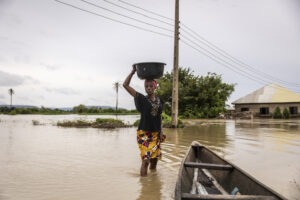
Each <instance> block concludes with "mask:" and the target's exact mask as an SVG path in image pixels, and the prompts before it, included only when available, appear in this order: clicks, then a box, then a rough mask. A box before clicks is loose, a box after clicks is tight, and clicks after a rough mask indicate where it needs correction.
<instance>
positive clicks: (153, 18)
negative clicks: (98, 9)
mask: <svg viewBox="0 0 300 200" xmlns="http://www.w3.org/2000/svg"><path fill="white" fill-rule="evenodd" d="M103 1H105V2H106V3H109V4H111V5H114V6H116V7H119V8H122V9H124V10H127V11H130V12H132V13H135V14H138V15H141V16H143V17H147V18H149V19H152V20H155V21H158V22H161V23H164V24H167V25H169V26H174V25H173V24H171V23H168V22H165V21H162V20H160V19H157V18H155V17H150V16H149V15H145V14H143V13H141V12H137V11H134V10H131V9H129V8H126V7H123V6H120V5H118V4H116V3H113V2H111V1H108V0H103Z"/></svg>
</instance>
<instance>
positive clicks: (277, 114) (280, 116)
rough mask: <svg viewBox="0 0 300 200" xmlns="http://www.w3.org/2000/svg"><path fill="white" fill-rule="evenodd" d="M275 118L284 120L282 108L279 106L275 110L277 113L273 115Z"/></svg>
mask: <svg viewBox="0 0 300 200" xmlns="http://www.w3.org/2000/svg"><path fill="white" fill-rule="evenodd" d="M273 118H274V119H281V118H282V114H281V111H280V108H279V107H278V106H277V107H276V108H275V111H274V113H273Z"/></svg>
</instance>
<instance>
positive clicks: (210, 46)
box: [119, 0, 300, 87]
mask: <svg viewBox="0 0 300 200" xmlns="http://www.w3.org/2000/svg"><path fill="white" fill-rule="evenodd" d="M119 1H120V2H122V3H124V4H127V5H130V6H132V7H135V8H138V9H141V10H143V11H145V12H148V13H151V14H154V15H156V16H159V17H162V18H165V19H168V20H171V21H174V19H171V18H169V17H166V16H163V15H161V14H158V13H156V12H153V11H150V10H147V9H144V8H141V7H139V6H136V5H134V4H131V3H128V2H126V1H123V0H119ZM181 25H182V27H184V28H180V29H181V30H182V31H183V32H185V33H186V34H188V35H190V36H191V37H193V38H194V39H196V40H197V41H199V42H201V43H203V44H204V45H206V46H208V47H209V48H211V49H214V51H216V52H218V53H219V54H221V55H222V56H224V57H226V58H227V59H229V60H231V61H232V62H234V63H236V64H238V65H242V66H243V67H244V68H247V69H248V70H249V71H252V72H253V73H256V74H257V75H259V76H262V75H261V74H263V76H262V77H264V78H266V77H268V78H269V79H270V80H272V81H274V82H279V83H280V84H284V85H288V86H290V85H292V87H295V86H300V84H298V83H292V82H288V81H285V80H281V79H279V78H277V77H274V76H271V75H269V74H267V73H265V72H262V71H260V70H258V69H256V68H254V67H252V66H250V65H248V64H246V63H244V62H242V61H241V60H238V59H237V58H235V57H233V56H231V55H230V54H229V53H227V52H226V51H224V50H222V49H221V48H219V47H217V46H216V45H214V44H212V43H211V42H209V41H208V40H206V39H205V38H204V37H202V36H201V35H200V34H198V33H196V32H195V31H194V30H192V29H191V28H189V27H188V26H186V25H185V24H183V23H181ZM185 28H186V29H187V30H188V31H187V30H185ZM189 31H190V32H192V33H193V34H194V35H196V36H197V37H199V38H200V39H201V40H203V41H205V42H206V43H204V42H203V41H201V40H199V39H198V38H196V37H195V36H193V35H192V34H190V33H189Z"/></svg>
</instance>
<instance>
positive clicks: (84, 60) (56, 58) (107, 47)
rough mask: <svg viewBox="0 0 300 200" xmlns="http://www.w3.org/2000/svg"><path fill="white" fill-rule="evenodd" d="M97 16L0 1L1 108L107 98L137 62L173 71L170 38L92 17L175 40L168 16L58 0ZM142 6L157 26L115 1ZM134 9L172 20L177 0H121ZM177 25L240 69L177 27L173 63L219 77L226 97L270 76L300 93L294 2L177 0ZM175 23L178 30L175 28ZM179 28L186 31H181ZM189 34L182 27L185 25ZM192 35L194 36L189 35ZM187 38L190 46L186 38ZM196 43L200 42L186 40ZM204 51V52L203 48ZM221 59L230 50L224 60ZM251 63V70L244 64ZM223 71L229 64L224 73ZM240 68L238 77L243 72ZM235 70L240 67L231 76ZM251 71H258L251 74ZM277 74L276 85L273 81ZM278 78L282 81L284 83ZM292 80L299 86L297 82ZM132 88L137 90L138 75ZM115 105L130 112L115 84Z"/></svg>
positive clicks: (45, 2) (297, 5)
mask: <svg viewBox="0 0 300 200" xmlns="http://www.w3.org/2000/svg"><path fill="white" fill-rule="evenodd" d="M61 1H63V2H66V3H69V4H72V5H74V6H76V7H79V8H82V9H85V10H88V11H90V12H93V13H97V14H98V16H96V15H93V14H90V13H87V12H83V11H80V10H78V9H75V8H72V7H70V6H66V5H63V4H61V3H58V2H56V1H54V0H26V1H25V0H0V104H9V95H8V89H9V88H13V89H14V90H15V95H14V99H13V103H14V104H27V105H36V106H41V105H43V106H50V107H53V106H54V107H70V106H75V105H78V104H85V105H110V106H114V104H115V92H114V90H113V83H114V82H116V81H120V82H123V80H124V79H125V77H126V76H127V74H128V73H129V72H130V70H131V65H132V64H133V63H136V62H145V61H160V62H165V63H166V64H167V66H166V68H165V71H169V72H170V71H171V70H172V67H173V38H169V37H165V36H163V35H158V34H154V33H151V32H148V31H144V30H140V29H137V28H134V27H130V26H127V25H124V24H119V23H116V22H113V21H110V20H108V19H105V18H102V17H100V16H99V15H102V16H105V17H110V18H113V19H117V20H120V21H123V22H126V23H129V24H132V25H135V26H139V27H143V28H146V29H149V30H152V31H156V32H160V33H163V34H167V35H171V36H173V33H172V32H170V31H167V30H169V29H170V30H171V31H173V28H172V26H170V25H168V23H172V21H171V20H168V19H166V18H160V17H159V16H156V15H152V14H151V13H147V12H145V11H143V10H141V9H138V8H134V7H132V6H129V5H128V4H125V3H124V1H123V2H122V1H119V0H106V1H105V0H86V1H89V2H92V3H94V4H97V5H99V6H102V7H105V8H106V9H111V10H114V11H115V12H117V13H121V14H123V15H126V16H130V17H131V18H134V19H138V20H141V21H144V22H146V23H148V24H154V25H155V26H159V27H162V28H163V29H161V28H156V27H153V26H151V25H147V24H145V23H142V22H137V21H134V20H132V19H128V18H125V17H122V16H120V15H116V14H113V13H111V12H109V11H107V10H103V9H100V8H99V7H95V6H92V5H90V4H87V3H85V2H84V1H81V0H61ZM107 1H108V2H112V3H115V4H117V5H119V6H123V7H126V8H128V9H132V10H135V11H137V12H142V13H144V14H145V15H147V16H151V17H155V18H157V19H160V20H163V21H165V22H166V23H162V22H158V21H155V20H152V19H150V18H146V17H145V16H141V15H138V14H136V13H132V12H129V11H126V10H124V9H121V8H120V7H116V6H114V5H112V4H109V3H108V2H107ZM125 2H128V3H131V4H133V5H136V6H139V7H141V8H144V9H147V10H150V11H154V12H156V13H160V14H161V15H164V16H167V17H169V18H174V2H175V0H126V1H125ZM180 21H181V23H182V24H183V25H185V26H187V27H189V28H191V29H192V30H193V31H194V32H196V33H197V34H198V35H200V36H201V37H203V38H205V39H206V40H207V41H209V42H211V43H212V44H214V45H215V46H217V47H218V48H221V49H223V50H224V51H226V52H227V53H228V54H230V55H231V56H233V57H234V58H236V59H239V60H241V61H243V62H244V63H245V64H247V66H245V65H243V66H242V65H241V64H240V65H237V66H236V65H235V64H236V63H235V64H234V63H233V64H232V63H230V62H231V61H229V60H227V61H226V58H224V57H223V58H222V57H221V56H220V55H218V54H216V53H215V52H212V51H211V52H212V53H213V54H209V53H208V54H209V55H217V56H219V57H221V58H222V59H223V60H224V59H225V61H226V62H227V63H229V64H225V66H226V67H225V66H224V63H223V65H221V64H220V63H218V62H215V61H214V60H212V59H211V58H208V57H207V56H205V55H203V54H201V53H200V52H199V51H197V50H195V49H193V48H191V47H190V46H187V45H186V44H184V43H183V42H182V41H184V40H185V41H187V39H188V38H189V40H191V41H193V42H198V41H201V40H200V39H197V37H195V35H194V37H189V36H190V35H189V34H188V33H190V34H191V32H188V33H186V32H184V31H183V30H182V31H181V33H182V35H181V36H180V37H181V40H182V41H181V42H180V50H179V51H180V57H179V64H180V66H182V67H189V68H191V69H192V70H193V71H194V73H195V74H196V75H206V74H207V72H216V73H217V74H221V75H222V77H223V80H224V82H226V83H236V84H237V85H236V90H235V92H234V93H233V94H232V96H231V97H230V99H229V103H231V102H232V101H234V100H236V99H237V98H239V97H242V96H244V95H246V94H248V93H250V92H252V91H254V90H256V89H259V88H261V87H263V86H264V84H267V83H269V82H275V83H276V81H278V82H277V83H279V84H280V83H282V84H281V85H282V86H285V87H288V88H290V89H291V90H292V91H295V92H298V93H299V92H300V86H299V85H300V80H299V74H300V1H298V0H243V1H240V0H226V1H221V0H184V1H180ZM182 27H183V26H182ZM183 28H184V27H183ZM186 30H187V29H186ZM196 39H197V40H196ZM190 44H191V43H190ZM193 45H194V47H195V48H197V49H198V50H200V48H207V49H208V47H207V45H204V44H203V43H199V44H198V45H199V46H196V45H195V43H194V44H193ZM208 50H209V49H208ZM227 58H228V56H227ZM246 67H248V69H249V68H250V67H252V68H251V71H250V70H247V69H246ZM230 68H231V69H230ZM239 70H243V71H244V72H246V73H247V76H248V77H250V78H248V77H246V76H242V75H241V73H243V72H241V71H239ZM235 71H238V73H236V72H235ZM258 76H259V77H258ZM275 80H276V81H275ZM283 81H284V82H283ZM297 84H298V85H297ZM132 86H133V87H134V88H135V89H136V90H138V91H140V92H144V89H143V82H142V81H141V80H139V79H138V78H137V77H136V76H135V77H134V78H133V80H132ZM119 106H120V107H124V108H134V104H133V100H132V98H131V97H130V96H129V95H128V94H127V93H126V92H125V91H124V89H121V90H120V94H119Z"/></svg>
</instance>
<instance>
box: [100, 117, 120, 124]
mask: <svg viewBox="0 0 300 200" xmlns="http://www.w3.org/2000/svg"><path fill="white" fill-rule="evenodd" d="M96 123H99V124H101V123H123V122H122V120H119V119H112V118H107V119H103V118H97V119H96Z"/></svg>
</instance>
